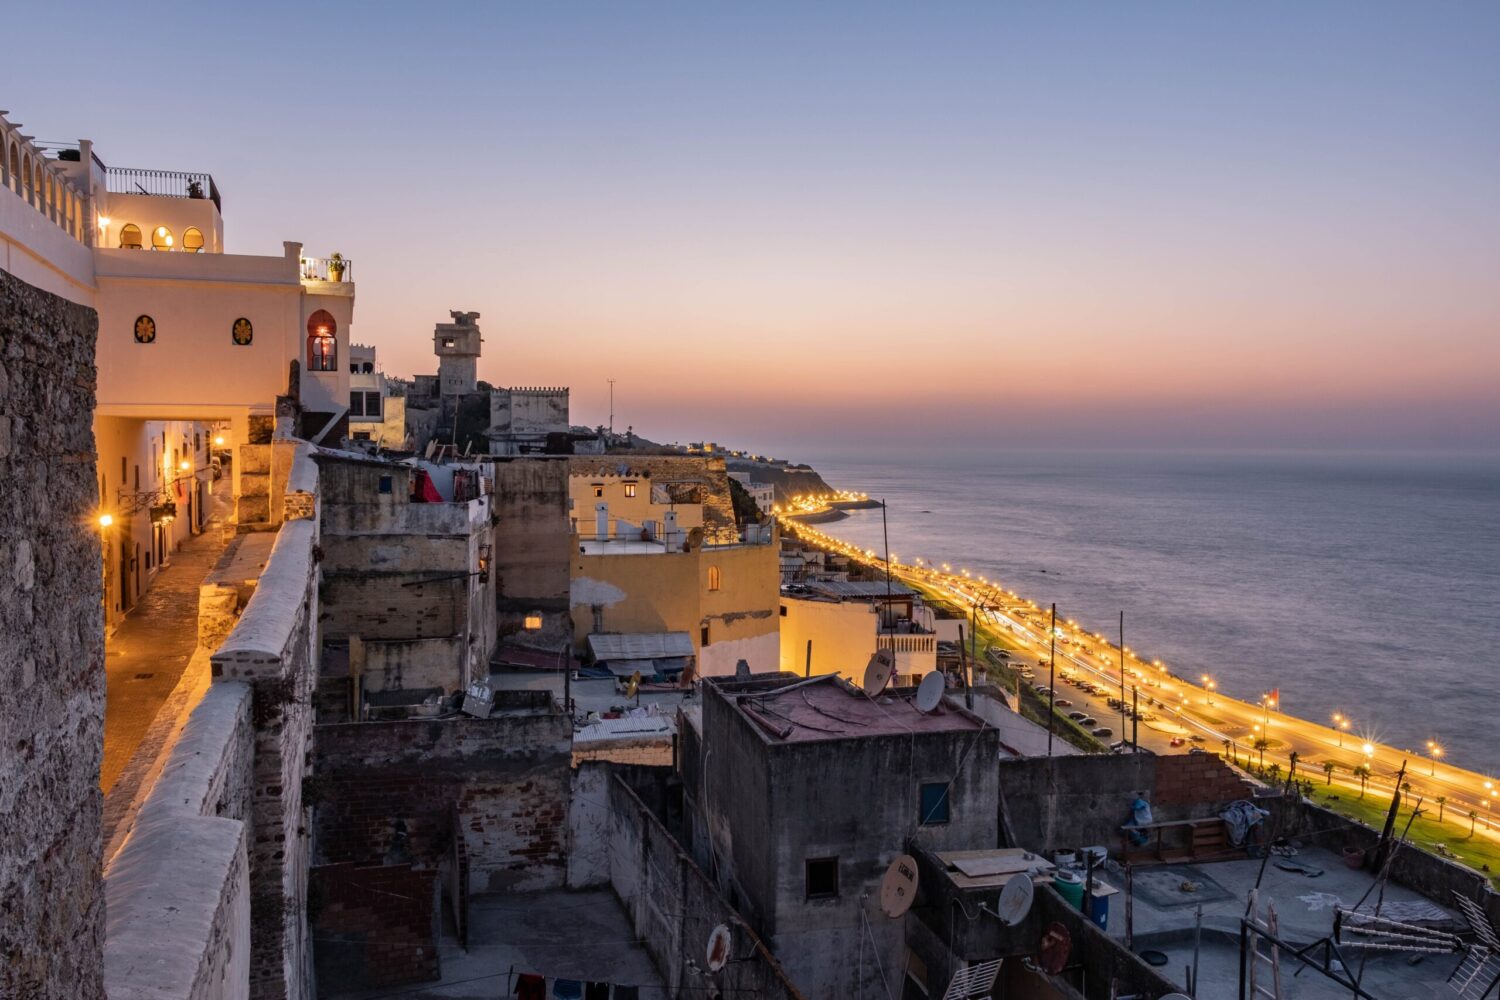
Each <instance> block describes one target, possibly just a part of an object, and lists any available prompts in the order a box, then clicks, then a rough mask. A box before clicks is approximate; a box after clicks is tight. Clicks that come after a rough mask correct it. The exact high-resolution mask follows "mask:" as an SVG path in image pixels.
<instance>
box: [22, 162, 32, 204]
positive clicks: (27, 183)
mask: <svg viewBox="0 0 1500 1000" xmlns="http://www.w3.org/2000/svg"><path fill="white" fill-rule="evenodd" d="M21 184H22V186H23V187H24V188H25V191H23V192H22V194H21V197H23V198H25V199H26V200H27V201H31V156H30V155H27V156H23V157H22V158H21Z"/></svg>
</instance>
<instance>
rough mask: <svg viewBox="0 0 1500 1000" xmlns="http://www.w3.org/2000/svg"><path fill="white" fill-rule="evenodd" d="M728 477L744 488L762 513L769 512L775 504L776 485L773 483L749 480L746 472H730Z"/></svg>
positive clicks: (748, 474)
mask: <svg viewBox="0 0 1500 1000" xmlns="http://www.w3.org/2000/svg"><path fill="white" fill-rule="evenodd" d="M729 478H730V479H733V480H734V481H735V482H737V483H739V484H740V485H741V486H743V487H744V488H745V492H746V493H748V494H750V499H751V500H754V501H755V506H757V507H759V508H760V512H761V513H762V514H769V513H771V511H772V509H773V508H774V507H775V506H776V485H775V484H774V483H757V482H754V481H753V480H751V478H750V473H748V472H731V473H730V474H729Z"/></svg>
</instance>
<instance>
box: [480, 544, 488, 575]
mask: <svg viewBox="0 0 1500 1000" xmlns="http://www.w3.org/2000/svg"><path fill="white" fill-rule="evenodd" d="M479 582H480V583H489V582H490V547H489V545H487V544H486V545H481V546H479Z"/></svg>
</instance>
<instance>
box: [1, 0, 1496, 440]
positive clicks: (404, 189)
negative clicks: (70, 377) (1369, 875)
mask: <svg viewBox="0 0 1500 1000" xmlns="http://www.w3.org/2000/svg"><path fill="white" fill-rule="evenodd" d="M75 11H76V13H73V12H75ZM6 24H7V33H8V34H9V36H10V38H11V39H23V38H31V39H34V40H35V41H36V44H32V45H27V46H16V45H13V44H12V45H7V46H6V54H5V59H4V60H3V61H0V107H3V108H6V109H8V110H9V111H10V116H9V117H10V118H11V120H12V121H17V122H22V123H24V124H25V126H26V130H27V132H28V133H30V134H32V135H34V136H36V137H37V138H39V139H42V140H73V139H78V138H90V139H93V140H94V141H95V143H96V150H97V152H98V153H99V155H100V156H101V158H102V159H104V161H105V162H106V163H108V164H110V165H112V166H128V167H143V168H159V169H180V170H206V171H209V172H211V173H212V174H213V175H214V177H215V179H216V181H217V182H218V185H219V187H220V189H221V190H222V192H223V196H224V212H225V236H226V244H227V248H228V250H229V251H230V252H234V253H273V254H279V253H280V249H281V241H283V240H289V239H290V240H300V241H302V242H303V243H304V244H305V246H306V249H305V252H307V253H309V254H311V255H319V256H323V255H327V254H331V253H333V252H334V251H339V252H341V253H342V254H344V256H346V257H348V258H350V259H351V260H352V261H353V271H352V276H353V278H354V279H355V281H356V283H357V286H358V299H357V306H356V313H355V322H354V327H353V334H354V337H355V339H356V340H357V341H359V342H364V343H373V344H375V345H376V346H377V348H378V350H379V357H380V359H381V362H382V366H383V367H384V369H385V370H386V371H387V372H388V373H391V374H396V375H403V376H409V375H410V374H412V373H414V372H429V371H433V370H435V360H434V358H433V356H432V352H431V347H432V340H431V335H432V327H433V324H434V323H436V322H438V321H440V320H446V318H447V314H448V310H450V309H466V310H477V311H479V312H480V313H481V314H482V319H481V321H480V325H481V327H482V329H483V331H484V337H485V344H484V349H485V355H484V357H483V358H482V359H481V361H480V377H481V378H484V379H486V380H488V381H490V382H492V383H495V384H499V385H568V386H571V387H572V403H573V416H574V420H575V422H578V423H587V424H591V425H592V424H599V423H603V422H605V421H606V420H607V419H608V383H607V380H608V379H610V378H613V379H615V380H616V385H615V426H616V428H617V429H623V428H624V427H625V426H627V425H629V426H633V427H634V428H635V430H636V431H637V432H638V433H641V434H644V435H646V436H648V437H651V438H653V439H656V440H665V441H689V440H701V439H707V440H716V441H719V442H722V443H725V444H728V445H731V446H737V447H749V448H753V449H756V450H767V451H774V452H776V453H777V454H781V453H783V452H785V453H787V455H788V457H796V455H797V453H798V452H799V451H800V452H807V451H809V450H811V451H815V452H817V453H819V454H829V453H832V452H839V451H841V450H843V451H851V452H853V451H864V450H869V449H872V448H884V447H894V446H902V447H909V448H924V449H925V448H931V449H967V448H976V447H985V448H1054V447H1055V448H1091V449H1098V448H1103V449H1109V448H1195V449H1203V448H1208V449H1256V450H1265V449H1377V450H1407V449H1410V450H1422V449H1443V450H1465V449H1481V450H1483V449H1495V448H1500V272H1497V269H1496V261H1497V259H1500V254H1497V251H1500V246H1497V243H1500V58H1497V51H1500V5H1497V4H1495V3H1493V2H1452V3H1444V4H1421V3H1415V2H1413V3H1404V4H1392V3H1382V2H1374V0H1363V2H1336V0H1329V2H1319V3H1306V2H1295V3H1290V2H1289V3H1270V2H1267V3H1240V4H1200V3H1186V2H1184V3H1116V2H1110V3H1099V4H1089V3H1042V2H1036V3H999V2H987V3H976V4H967V3H932V4H883V3H873V2H871V3H859V4H843V3H832V2H830V3H819V4H806V3H800V4H780V3H773V2H764V0H761V2H756V3H739V4H731V3H708V4H703V3H694V4H689V3H650V4H647V3H632V2H609V3H582V2H579V3H545V4H544V3H530V4H520V3H487V4H479V3H472V4H457V3H444V2H432V3H425V4H409V3H406V4H399V5H382V4H377V3H365V4H347V3H345V4H333V3H302V4H296V5H289V4H278V3H271V2H257V3H254V4H248V3H242V4H237V5H232V6H231V5H228V4H195V5H191V6H188V5H163V4H155V3H149V2H147V3H135V4H130V5H125V6H122V5H120V4H118V3H116V4H111V5H108V6H104V5H100V6H97V7H91V6H90V5H89V4H81V5H76V6H75V7H70V15H69V17H68V18H66V19H64V21H59V19H58V16H57V14H56V12H55V11H54V10H52V9H51V8H49V7H47V6H46V5H44V4H38V3H31V4H24V5H19V6H18V7H17V8H16V9H14V10H11V11H9V12H8V14H7V17H6ZM48 39H50V40H51V41H50V42H49V41H45V40H48Z"/></svg>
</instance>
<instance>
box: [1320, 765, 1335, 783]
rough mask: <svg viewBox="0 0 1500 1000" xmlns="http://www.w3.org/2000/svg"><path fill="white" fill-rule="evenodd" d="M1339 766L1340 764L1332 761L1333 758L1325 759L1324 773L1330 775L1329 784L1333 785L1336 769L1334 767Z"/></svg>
mask: <svg viewBox="0 0 1500 1000" xmlns="http://www.w3.org/2000/svg"><path fill="white" fill-rule="evenodd" d="M1337 766H1338V765H1337V764H1335V763H1334V762H1333V761H1331V760H1325V761H1324V762H1323V773H1324V774H1326V775H1327V776H1328V781H1327V784H1330V785H1331V784H1333V769H1334V768H1335V767H1337Z"/></svg>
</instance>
